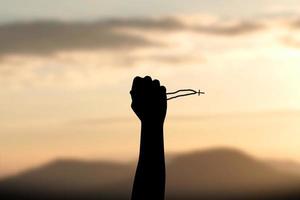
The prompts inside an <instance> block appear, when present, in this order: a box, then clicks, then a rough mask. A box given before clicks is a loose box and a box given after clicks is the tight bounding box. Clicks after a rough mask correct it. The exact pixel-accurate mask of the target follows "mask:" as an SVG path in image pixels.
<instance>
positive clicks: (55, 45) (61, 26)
mask: <svg viewBox="0 0 300 200" xmlns="http://www.w3.org/2000/svg"><path fill="white" fill-rule="evenodd" d="M0 44H1V45H0V55H5V54H51V53H55V52H57V51H67V50H82V49H87V50H90V49H115V48H117V49H120V48H126V49H128V48H129V49H130V48H135V47H141V46H149V45H154V43H153V42H151V41H148V40H146V39H145V38H143V37H140V36H136V35H130V34H127V33H124V32H118V31H116V30H114V28H113V26H112V24H107V22H103V23H62V22H54V21H52V22H51V21H41V22H32V23H17V24H9V25H3V26H1V27H0Z"/></svg>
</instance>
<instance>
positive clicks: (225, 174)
mask: <svg viewBox="0 0 300 200" xmlns="http://www.w3.org/2000/svg"><path fill="white" fill-rule="evenodd" d="M135 165H136V163H129V164H121V163H116V162H103V161H102V162H97V161H95V162H92V161H89V162H87V161H78V160H56V161H54V162H51V163H49V164H46V165H43V166H41V167H37V168H34V169H32V170H29V171H26V172H24V173H21V174H19V175H17V176H13V177H10V178H7V179H5V180H3V181H1V182H0V199H7V200H9V199H129V197H130V191H131V187H132V182H133V176H134V172H135ZM298 186H299V191H300V176H296V175H294V174H293V175H292V174H289V173H285V172H283V171H282V170H277V169H276V168H274V167H273V165H269V164H267V163H266V162H265V161H259V160H256V159H254V158H253V157H251V156H249V155H247V154H245V153H243V152H241V151H238V150H234V149H226V148H219V149H211V150H206V151H197V152H192V153H186V154H181V155H177V156H175V157H174V158H172V159H171V160H170V161H169V162H168V165H167V185H166V196H167V199H192V198H194V199H200V198H201V199H205V198H206V199H228V198H229V199H234V198H235V197H236V198H241V199H247V198H248V197H249V199H255V198H256V197H257V199H262V195H275V196H278V198H279V197H280V195H285V193H286V194H289V192H292V191H293V190H294V191H296V189H298ZM4 197H5V198H4ZM24 197H25V198H24ZM246 197H247V198H246ZM272 199H274V198H272ZM282 199H284V198H282Z"/></svg>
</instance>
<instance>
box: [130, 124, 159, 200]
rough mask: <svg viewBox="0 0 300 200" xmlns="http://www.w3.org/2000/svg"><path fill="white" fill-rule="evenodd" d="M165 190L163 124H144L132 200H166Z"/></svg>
mask: <svg viewBox="0 0 300 200" xmlns="http://www.w3.org/2000/svg"><path fill="white" fill-rule="evenodd" d="M164 189H165V159H164V139H163V123H155V122H150V123H142V125H141V143H140V155H139V162H138V167H137V170H136V175H135V180H134V186H133V191H132V199H140V200H142V199H149V198H150V199H151V198H152V199H158V200H160V199H164Z"/></svg>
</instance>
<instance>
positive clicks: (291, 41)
mask: <svg viewBox="0 0 300 200" xmlns="http://www.w3.org/2000/svg"><path fill="white" fill-rule="evenodd" d="M282 42H283V44H285V45H286V46H288V47H291V48H297V49H299V48H300V40H299V39H296V38H294V37H284V38H282Z"/></svg>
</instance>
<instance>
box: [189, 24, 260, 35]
mask: <svg viewBox="0 0 300 200" xmlns="http://www.w3.org/2000/svg"><path fill="white" fill-rule="evenodd" d="M263 28H265V26H264V25H263V24H260V23H256V22H239V23H236V24H232V25H222V24H221V25H211V26H199V27H196V28H195V30H197V31H198V32H201V33H208V34H215V35H225V36H236V35H243V34H247V33H253V32H256V31H259V30H262V29H263Z"/></svg>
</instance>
